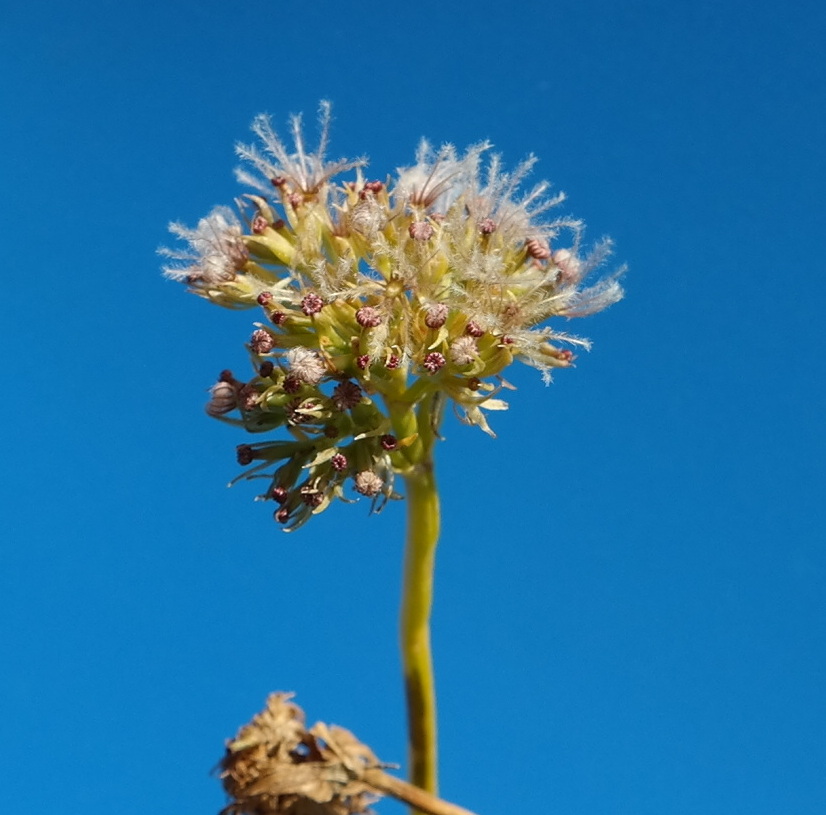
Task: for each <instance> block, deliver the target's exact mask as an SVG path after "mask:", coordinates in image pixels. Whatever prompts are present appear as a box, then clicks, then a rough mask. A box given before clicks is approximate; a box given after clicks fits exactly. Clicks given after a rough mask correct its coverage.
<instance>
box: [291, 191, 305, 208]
mask: <svg viewBox="0 0 826 815" xmlns="http://www.w3.org/2000/svg"><path fill="white" fill-rule="evenodd" d="M287 200H288V201H289V202H290V206H291V207H292V208H293V209H298V208H299V207H300V206H301V205H302V204H303V203H304V196H303V195H302V194H301V193H300V192H291V193H290V194H289V195H288V196H287Z"/></svg>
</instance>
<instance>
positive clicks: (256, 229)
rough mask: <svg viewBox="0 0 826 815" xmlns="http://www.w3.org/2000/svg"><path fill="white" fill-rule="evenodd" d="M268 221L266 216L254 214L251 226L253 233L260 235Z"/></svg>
mask: <svg viewBox="0 0 826 815" xmlns="http://www.w3.org/2000/svg"><path fill="white" fill-rule="evenodd" d="M269 225H270V224H269V222H268V221H267V219H266V218H264V217H262V216H261V215H256V216H255V217H254V218H253V219H252V224H251V228H252V231H253V233H254V234H256V235H260V234H261V233H262V232H264V230H266V228H267V227H268V226H269Z"/></svg>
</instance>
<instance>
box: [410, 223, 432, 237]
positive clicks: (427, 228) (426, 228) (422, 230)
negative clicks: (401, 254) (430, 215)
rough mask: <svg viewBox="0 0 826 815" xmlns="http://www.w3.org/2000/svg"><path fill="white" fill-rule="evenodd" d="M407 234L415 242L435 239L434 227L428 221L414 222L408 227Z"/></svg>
mask: <svg viewBox="0 0 826 815" xmlns="http://www.w3.org/2000/svg"><path fill="white" fill-rule="evenodd" d="M407 234H408V235H410V237H411V238H413V240H414V241H428V240H430V239H431V238H432V237H433V227H432V226H431V225H430V224H429V223H428V222H427V221H414V222H413V223H412V224H410V226H409V227H407Z"/></svg>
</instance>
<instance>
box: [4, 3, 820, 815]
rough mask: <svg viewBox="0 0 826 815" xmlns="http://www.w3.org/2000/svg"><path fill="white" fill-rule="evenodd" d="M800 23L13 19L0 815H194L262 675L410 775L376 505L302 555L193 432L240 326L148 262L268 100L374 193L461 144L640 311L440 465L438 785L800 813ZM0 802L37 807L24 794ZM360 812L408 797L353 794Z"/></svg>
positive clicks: (487, 8)
mask: <svg viewBox="0 0 826 815" xmlns="http://www.w3.org/2000/svg"><path fill="white" fill-rule="evenodd" d="M825 23H826V12H825V11H824V10H823V6H822V4H819V3H815V2H798V3H794V4H792V5H790V6H788V7H786V8H785V9H781V8H780V7H778V6H776V5H774V4H768V3H762V4H754V3H746V2H734V0H723V2H719V3H713V4H712V3H707V2H705V3H703V2H701V3H697V2H690V3H689V2H682V0H680V2H671V3H664V2H663V3H657V2H623V3H609V2H604V1H603V2H600V1H599V0H584V2H580V3H577V4H555V3H550V4H545V3H541V4H540V3H538V2H526V3H511V4H494V3H489V2H477V3H474V4H472V5H471V4H465V3H457V4H455V5H451V6H450V7H447V8H443V7H442V6H441V4H438V3H435V2H430V1H429V0H428V2H420V3H418V4H416V5H415V7H394V6H389V5H387V4H383V3H371V2H368V3H363V4H342V3H328V2H326V0H325V2H318V3H314V4H311V5H310V4H298V3H295V4H289V3H285V4H280V5H276V4H268V3H261V4H258V5H257V6H243V7H242V6H239V5H237V4H229V3H218V2H203V3H195V2H171V3H157V2H152V3H143V4H132V5H129V4H122V3H114V2H112V3H106V2H102V1H101V0H98V1H97V2H84V0H80V2H74V3H71V4H70V3H57V2H43V1H41V2H38V1H37V0H34V2H31V3H28V4H26V5H25V7H24V6H23V5H22V4H19V5H18V6H17V7H14V8H8V9H6V10H5V11H4V12H3V13H2V20H0V69H2V76H3V77H4V82H3V83H2V85H0V102H1V103H2V109H3V115H2V117H0V138H2V144H3V150H2V151H0V178H2V185H3V190H4V192H5V194H4V196H3V197H2V202H0V209H2V212H1V213H0V216H1V217H0V225H2V226H0V229H1V230H2V234H3V237H4V241H3V245H4V253H3V266H4V278H5V281H6V287H5V291H4V296H3V297H2V298H0V330H1V331H2V333H3V348H4V355H3V365H4V376H3V380H4V395H3V399H2V400H0V405H2V406H0V411H2V414H3V415H2V419H3V421H2V426H3V428H4V433H3V434H2V455H3V460H4V461H5V463H6V464H5V471H6V477H5V479H4V488H3V492H2V502H3V504H4V509H3V516H4V519H5V522H4V526H5V534H4V535H3V537H4V545H3V547H2V559H3V565H2V569H0V608H2V614H3V624H2V634H1V635H0V636H2V643H1V644H2V652H3V654H4V661H5V663H6V667H5V669H4V670H3V671H2V672H0V699H2V700H3V702H2V706H3V712H2V725H3V738H2V741H1V742H0V745H2V746H0V767H2V770H0V777H2V778H4V781H5V783H3V784H2V785H0V789H1V790H2V791H0V810H2V811H7V810H8V811H11V810H12V809H14V808H16V807H19V806H21V805H23V806H47V807H50V808H56V809H57V810H59V811H60V812H65V813H74V812H84V813H90V814H92V815H96V813H101V814H102V813H109V812H112V811H116V812H118V813H121V815H130V813H145V812H148V811H152V812H154V813H166V812H168V813H180V812H184V811H185V812H191V813H196V812H197V813H212V812H216V811H217V810H218V809H220V807H221V806H222V805H223V803H224V799H223V794H222V792H221V790H220V786H219V784H218V782H217V781H216V780H215V779H214V778H210V777H209V770H210V768H211V767H212V766H213V765H214V763H215V762H216V761H217V759H218V758H219V757H220V755H221V752H222V746H223V740H224V739H225V738H226V737H228V736H231V735H232V734H233V733H234V732H235V730H236V729H237V728H238V726H240V725H241V724H242V723H244V722H245V721H247V720H248V718H249V717H250V716H251V715H252V713H254V712H255V711H256V710H258V709H259V708H260V707H261V706H262V705H263V702H264V699H265V697H266V695H267V694H268V693H269V692H270V691H272V690H276V689H283V690H294V691H296V692H297V694H298V701H299V702H300V703H301V704H302V705H303V706H304V707H305V708H306V710H307V712H308V716H309V717H310V719H311V720H313V721H314V720H316V719H322V720H325V721H333V722H336V723H338V724H341V725H344V726H346V727H349V728H351V729H352V730H354V731H355V732H356V733H357V734H358V735H359V736H360V737H361V738H362V739H363V740H365V741H366V742H368V743H369V744H370V745H371V746H372V747H373V748H374V749H375V750H376V752H377V753H378V754H379V755H380V756H382V758H384V759H385V760H387V761H398V762H403V760H404V755H405V734H404V718H403V700H402V695H401V685H400V681H399V677H398V673H399V665H398V657H397V652H396V607H397V602H398V584H399V572H400V564H401V545H402V539H401V536H402V529H403V507H401V506H398V505H393V506H391V507H390V508H389V509H388V510H387V511H386V512H385V513H384V514H383V515H381V516H379V517H372V518H368V517H367V513H366V508H365V507H364V506H362V505H357V506H353V507H350V506H344V505H341V506H337V507H335V508H333V509H331V510H329V511H328V512H327V513H325V515H324V516H322V517H320V518H318V519H316V520H314V521H313V522H312V523H311V524H309V525H308V526H307V527H305V528H304V529H302V530H301V531H299V532H298V533H296V534H295V535H293V536H285V535H283V534H281V533H280V532H279V530H278V529H277V528H276V527H275V525H274V524H273V522H272V520H271V516H270V512H269V511H268V510H267V509H266V508H263V507H262V506H261V505H260V504H254V503H253V502H252V497H253V492H254V491H253V490H252V489H251V488H247V487H246V486H244V485H240V486H238V487H236V488H234V489H233V490H226V489H225V486H224V485H225V484H226V482H227V481H228V480H229V479H230V478H231V477H232V476H234V475H235V473H236V465H235V462H234V446H235V444H236V443H238V442H239V441H240V440H241V439H239V437H238V433H237V432H236V431H234V430H232V429H230V428H227V427H225V426H222V425H220V424H219V423H217V422H214V421H212V420H210V419H209V418H208V417H207V416H206V415H205V414H204V412H203V405H204V403H205V400H206V389H207V388H208V387H209V385H210V384H211V383H212V382H213V381H214V378H215V375H216V373H217V372H218V371H220V370H221V369H222V368H226V367H233V366H234V367H236V368H238V369H241V368H243V366H244V363H245V352H244V349H243V342H244V341H245V340H246V339H247V337H248V334H249V325H250V323H251V322H252V321H253V320H254V319H256V316H255V315H252V314H247V313H237V314H234V313H229V312H224V311H222V310H219V309H215V308H214V307H211V306H209V305H208V304H206V303H204V302H202V301H199V300H197V299H196V298H194V297H190V296H187V295H186V294H185V293H184V291H183V290H182V288H180V287H179V286H177V285H175V284H173V283H171V282H169V281H164V280H163V279H162V278H161V277H160V274H159V266H160V260H159V259H158V258H157V257H156V255H155V250H156V248H157V247H158V246H159V245H161V244H164V243H169V242H170V237H169V236H168V235H167V233H166V225H167V223H168V222H169V221H171V220H182V221H184V222H186V223H190V224H192V223H194V222H195V221H196V220H197V219H198V218H199V217H201V216H202V215H204V214H205V213H206V212H207V211H208V210H209V209H210V208H211V207H212V206H213V205H215V204H222V203H230V202H231V201H232V199H233V198H234V196H235V195H237V194H238V192H239V188H238V187H237V185H236V183H235V181H234V178H233V175H232V169H233V167H234V166H235V158H234V156H233V144H234V143H235V141H237V140H239V139H240V140H247V139H248V126H249V123H250V121H251V120H252V118H253V116H254V115H255V114H257V113H259V112H262V111H266V112H269V113H271V114H272V115H273V117H274V118H275V120H276V122H278V123H283V122H284V121H285V120H286V117H287V116H288V114H290V113H293V112H298V111H302V110H303V111H305V112H306V114H307V116H308V118H311V117H312V115H313V113H314V111H315V109H316V107H317V104H318V100H319V99H322V98H327V99H330V100H332V102H333V105H334V115H335V122H334V128H333V143H332V148H331V153H332V154H333V155H334V156H335V157H338V156H346V155H350V156H353V155H362V154H366V155H368V156H369V157H370V159H371V167H372V168H373V172H374V174H375V175H376V176H377V177H383V176H384V175H385V174H386V173H388V172H392V171H394V170H395V168H396V167H399V166H402V165H405V164H408V163H410V162H411V161H412V156H413V151H414V149H415V146H416V144H417V142H418V140H419V139H420V137H421V136H427V137H429V138H430V139H431V140H433V141H434V142H443V141H450V142H453V143H455V144H457V145H458V146H460V147H462V146H465V145H467V144H471V143H474V142H477V141H479V140H481V139H484V138H489V139H490V140H491V141H493V142H494V143H495V144H496V146H497V148H498V149H499V150H500V151H501V152H502V153H503V154H504V156H505V159H506V161H508V162H510V163H511V164H515V163H516V162H518V161H519V160H520V159H522V158H523V157H524V156H525V155H527V154H529V153H531V152H533V153H536V154H537V155H538V156H539V157H540V159H541V161H540V163H539V165H538V171H537V175H538V177H547V178H549V179H550V180H552V181H553V182H554V184H555V185H556V186H557V187H558V188H561V189H563V190H565V191H566V192H567V193H568V195H569V198H568V201H567V202H566V204H565V207H566V208H568V209H567V211H569V212H571V213H572V214H575V215H577V216H579V217H582V218H584V219H585V220H586V221H587V222H588V224H589V232H588V234H589V235H590V237H591V238H593V239H597V238H599V237H600V236H602V235H604V234H610V235H611V236H612V237H613V238H614V240H615V242H616V246H617V253H616V257H617V260H618V262H627V263H628V264H629V266H630V272H629V274H628V276H627V278H626V287H627V292H628V294H627V298H626V300H625V301H623V302H622V303H620V304H619V305H617V306H614V307H613V308H612V309H611V310H609V311H608V312H606V313H603V314H600V315H597V316H595V317H593V318H591V319H589V320H588V321H587V323H581V324H577V325H576V329H578V330H579V331H580V332H581V333H584V334H586V335H588V336H590V337H591V338H592V339H593V340H594V350H593V351H592V353H590V354H588V355H584V356H583V357H581V358H580V360H579V361H578V365H577V368H576V369H575V370H571V371H562V372H561V373H559V374H558V375H557V377H556V381H555V382H554V384H553V385H552V386H550V387H549V388H546V387H544V386H543V385H542V383H541V381H540V379H539V377H538V376H537V375H536V372H534V371H531V370H529V369H524V370H519V371H514V372H513V374H512V376H509V378H510V379H512V381H514V383H515V384H517V385H518V387H519V390H518V391H517V393H515V394H513V398H512V399H511V400H510V401H511V410H510V411H509V412H508V413H505V414H496V415H494V417H493V419H494V422H495V424H494V427H495V429H496V431H497V433H498V438H497V439H496V440H491V439H488V438H487V437H486V436H484V435H483V434H482V433H480V432H479V431H478V430H475V429H472V428H464V427H461V426H459V425H458V424H456V423H455V422H453V423H449V424H448V426H447V428H446V435H447V440H446V442H445V443H444V444H443V445H441V447H440V449H439V450H438V456H439V460H438V467H439V476H440V479H441V483H442V485H443V491H442V494H443V510H444V534H443V539H442V544H441V548H440V551H439V558H438V567H437V579H436V592H437V596H436V607H435V611H434V647H435V659H436V665H437V675H438V676H437V679H438V689H439V697H440V717H441V725H442V731H441V751H442V760H441V772H442V791H443V794H444V795H445V796H446V797H447V798H449V799H451V800H455V801H457V802H459V803H462V804H463V805H465V806H467V807H469V808H470V809H473V810H474V811H477V812H478V813H480V815H493V813H501V812H524V811H530V812H546V811H547V812H554V813H564V814H565V815H580V814H582V815H585V813H587V815H601V814H602V813H604V815H625V813H628V815H631V813H633V815H647V813H651V815H654V814H655V813H656V815H666V814H667V815H689V813H691V814H692V815H693V813H698V814H699V813H702V815H718V813H719V815H723V814H725V815H738V813H743V814H744V815H745V813H748V814H749V815H759V814H760V813H772V814H774V813H779V812H782V813H794V814H795V815H809V813H811V814H812V815H814V814H815V813H822V812H823V811H824V808H826V781H824V778H826V773H824V770H826V746H825V745H826V700H825V699H824V691H823V688H824V685H825V682H824V681H825V680H826V658H825V657H826V654H825V653H824V635H825V634H826V626H825V625H824V612H823V608H824V578H826V554H824V539H826V536H825V535H824V508H823V505H824V486H826V478H824V465H823V461H824V453H826V450H824V447H825V446H826V445H824V428H823V415H824V401H826V400H825V399H824V395H825V394H824V381H826V378H825V377H824V364H823V358H824V352H825V351H826V343H824V336H823V330H822V319H823V318H822V311H823V301H824V294H826V285H825V284H824V271H826V269H824V260H823V249H822V235H823V223H824V207H823V190H824V189H825V188H826V169H824V161H823V145H824V144H826V108H824V105H823V99H824V91H825V90H826V87H824V86H825V85H826V83H824V79H825V78H826V70H825V69H824V60H823V55H822V42H823V39H824V36H825V35H826V25H825ZM22 802H25V803H22ZM379 811H380V812H387V813H392V812H400V811H401V809H400V808H398V807H396V806H395V805H393V804H387V803H384V804H382V805H380V807H379Z"/></svg>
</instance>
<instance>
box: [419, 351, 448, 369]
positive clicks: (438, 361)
mask: <svg viewBox="0 0 826 815" xmlns="http://www.w3.org/2000/svg"><path fill="white" fill-rule="evenodd" d="M444 366H445V358H444V356H442V354H440V353H439V352H438V351H431V352H430V353H429V354H428V355H427V356H426V357H425V358H424V362H423V363H422V367H424V369H425V370H426V371H427V372H428V373H429V374H435V373H436V372H437V371H438V370H440V369H441V368H444Z"/></svg>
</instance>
